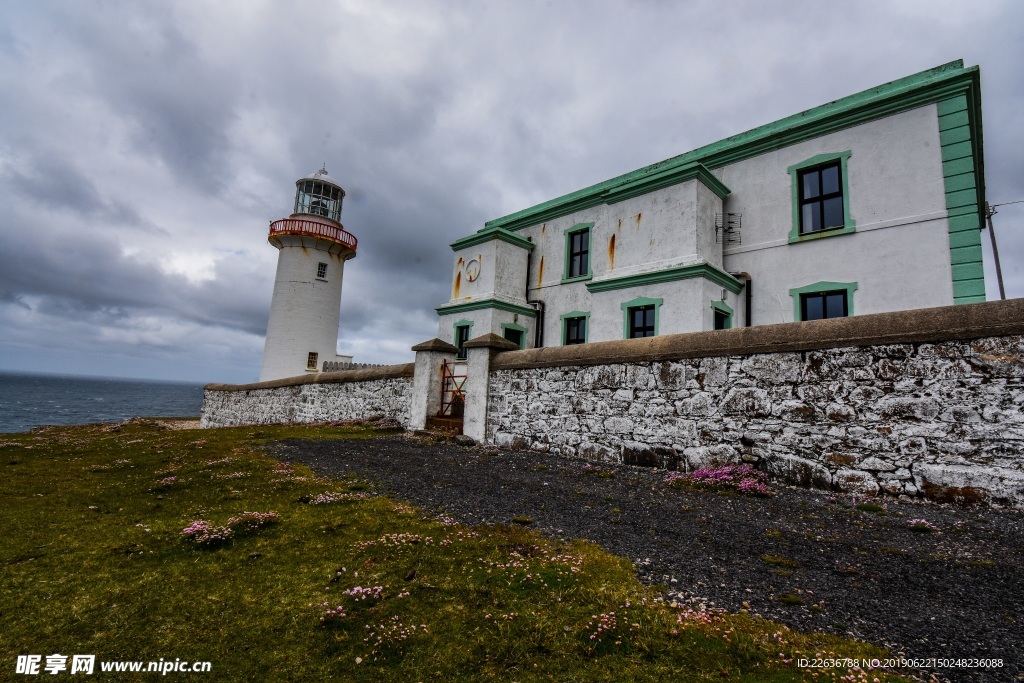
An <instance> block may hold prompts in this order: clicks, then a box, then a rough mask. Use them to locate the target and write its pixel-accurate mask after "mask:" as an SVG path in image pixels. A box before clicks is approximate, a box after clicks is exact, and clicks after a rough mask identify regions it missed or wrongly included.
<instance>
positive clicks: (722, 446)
mask: <svg viewBox="0 0 1024 683" xmlns="http://www.w3.org/2000/svg"><path fill="white" fill-rule="evenodd" d="M1022 335H1024V306H1022V302H1021V300H1014V301H1008V302H992V303H985V304H970V305H965V306H951V307H945V308H935V309H923V310H918V311H908V312H903V313H900V314H879V315H872V316H858V317H854V318H846V319H841V320H834V321H815V322H812V323H791V324H786V325H774V326H765V327H761V328H745V329H740V330H727V331H720V332H706V333H698V334H692V335H674V336H673V337H668V336H666V337H661V338H651V339H644V340H630V341H628V342H609V343H607V344H592V345H585V346H581V347H575V349H573V347H562V348H561V350H557V351H555V350H552V351H548V350H547V349H537V350H530V351H516V352H508V353H502V354H499V355H497V356H496V357H495V360H494V362H493V363H492V367H491V373H490V382H489V391H488V394H489V397H488V409H487V422H486V439H487V441H489V442H493V443H495V444H497V445H499V446H512V447H523V448H533V449H537V450H542V451H547V452H551V453H556V454H562V455H567V456H579V457H584V458H588V459H592V460H598V461H603V462H611V463H619V462H622V463H626V464H638V465H651V466H658V467H666V468H669V469H679V470H693V469H696V468H699V467H702V466H705V465H708V464H712V463H727V462H740V461H743V462H750V463H755V464H756V465H757V466H758V467H759V468H761V469H764V470H766V471H768V472H771V473H773V474H775V475H777V476H780V477H782V478H783V479H785V480H787V481H789V482H791V483H796V484H802V485H807V486H814V487H819V488H825V489H835V490H843V491H856V492H863V493H868V494H874V493H886V494H894V495H907V496H926V497H930V498H933V499H939V500H980V499H986V500H988V501H990V502H994V503H998V504H1005V505H1012V506H1014V507H1024V410H1022V404H1024V336H1022ZM844 342H845V343H844ZM858 342H859V343H858ZM586 347H591V348H590V349H587V348H586ZM752 348H757V349H760V350H763V351H764V352H763V353H749V352H748V353H743V352H742V350H744V349H746V350H748V351H749V350H750V349H752ZM546 351H547V353H545V352H546ZM573 354H576V355H575V357H573ZM566 360H572V361H573V362H571V363H569V362H565V361H566Z"/></svg>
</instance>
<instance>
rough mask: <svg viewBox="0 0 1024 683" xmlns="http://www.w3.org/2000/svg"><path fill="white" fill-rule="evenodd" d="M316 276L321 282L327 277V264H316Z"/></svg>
mask: <svg viewBox="0 0 1024 683" xmlns="http://www.w3.org/2000/svg"><path fill="white" fill-rule="evenodd" d="M316 276H317V278H318V279H320V280H323V279H324V278H325V277H327V264H326V263H318V264H316Z"/></svg>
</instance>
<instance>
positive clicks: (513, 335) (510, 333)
mask: <svg viewBox="0 0 1024 683" xmlns="http://www.w3.org/2000/svg"><path fill="white" fill-rule="evenodd" d="M501 336H502V337H504V338H505V339H508V340H509V341H510V342H512V343H513V344H515V345H516V346H518V347H519V348H521V349H525V348H526V328H525V327H523V326H522V325H517V324H515V323H502V324H501Z"/></svg>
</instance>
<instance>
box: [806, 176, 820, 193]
mask: <svg viewBox="0 0 1024 683" xmlns="http://www.w3.org/2000/svg"><path fill="white" fill-rule="evenodd" d="M803 180H804V199H814V198H815V197H817V196H818V195H819V194H820V192H819V191H818V172H817V171H809V172H807V173H804V175H803Z"/></svg>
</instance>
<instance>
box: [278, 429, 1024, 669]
mask: <svg viewBox="0 0 1024 683" xmlns="http://www.w3.org/2000/svg"><path fill="white" fill-rule="evenodd" d="M274 450H275V454H276V455H277V457H280V458H282V459H285V460H292V461H297V462H302V463H305V464H307V465H309V466H310V467H312V468H313V469H314V470H315V471H317V472H318V473H321V474H328V475H329V474H340V473H350V472H351V473H356V474H358V475H359V476H361V477H364V478H366V479H368V480H371V481H373V482H376V483H377V484H378V485H379V486H380V490H381V491H382V492H385V493H388V494H390V495H392V496H395V497H397V498H399V499H405V500H408V501H410V502H412V503H415V504H417V505H420V506H423V507H425V508H427V509H431V510H437V511H444V513H446V514H448V515H450V516H454V517H456V518H458V519H459V520H460V521H463V522H465V523H466V524H489V523H510V522H511V521H512V519H513V518H514V517H517V516H520V517H528V518H530V519H532V520H534V522H533V525H532V526H533V527H534V528H537V529H539V530H541V531H543V532H544V533H546V534H549V535H552V536H558V537H581V538H588V539H591V540H593V541H595V542H597V543H599V544H601V545H602V546H603V547H604V548H606V549H607V550H609V551H611V552H613V553H616V554H618V555H622V556H625V557H628V558H630V559H631V560H633V562H634V563H635V564H636V567H637V573H638V575H639V577H640V578H641V579H642V580H643V581H645V582H647V583H650V584H658V585H663V586H665V587H666V590H667V591H668V592H670V593H672V594H674V595H675V596H676V597H677V599H686V600H695V601H702V602H706V603H707V604H709V605H714V606H716V607H720V608H724V609H726V610H728V611H739V610H741V609H744V608H749V609H750V611H752V612H754V613H757V614H761V615H764V616H766V617H768V618H771V619H774V620H777V621H780V622H782V623H785V624H787V625H789V626H791V627H793V628H798V629H802V630H816V631H828V632H832V633H838V634H843V635H850V636H855V637H858V638H862V639H864V640H868V641H871V642H874V643H877V644H880V645H883V646H885V647H888V648H889V649H890V651H891V652H892V653H893V654H902V655H903V656H905V657H913V658H929V657H936V658H996V659H1002V660H1003V662H1004V665H1003V667H1002V668H1001V669H988V670H981V669H977V668H974V669H961V670H956V669H941V670H932V673H933V674H937V675H938V677H939V679H940V680H953V681H959V680H970V681H975V680H986V681H1005V680H1024V654H1021V653H1020V651H1019V650H1018V648H1019V647H1022V646H1024V577H1022V574H1021V568H1022V566H1024V516H1022V514H1021V513H1020V512H1015V511H999V510H992V509H964V508H955V507H950V506H939V505H934V504H924V503H914V502H909V501H906V502H904V501H896V500H892V499H863V498H854V497H851V496H839V495H831V494H828V493H821V492H813V491H806V490H801V489H793V488H779V487H776V489H777V494H776V495H775V496H773V497H771V498H756V497H751V496H741V495H735V494H734V495H722V494H717V493H713V492H707V491H697V490H688V489H687V490H678V489H674V488H668V487H666V486H665V485H664V483H663V480H664V478H665V475H666V473H665V471H663V470H653V469H646V468H634V467H625V466H615V467H612V466H605V465H601V466H595V465H594V464H591V463H586V462H584V461H579V460H571V459H566V458H560V457H555V456H549V455H545V454H542V453H534V452H529V451H508V450H496V449H492V448H486V447H473V446H459V445H455V444H451V443H437V442H435V441H431V440H425V439H422V438H414V437H410V436H404V435H396V436H389V437H383V438H379V439H374V440H370V441H362V440H342V441H324V442H285V443H281V444H276V445H275V447H274ZM595 467H596V468H597V469H595ZM871 504H874V505H871ZM858 505H859V506H860V508H858V507H857V506H858ZM912 519H925V520H927V522H928V523H929V524H931V525H933V526H934V527H935V528H936V529H937V531H932V532H917V531H914V530H912V529H911V528H910V520H912Z"/></svg>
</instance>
